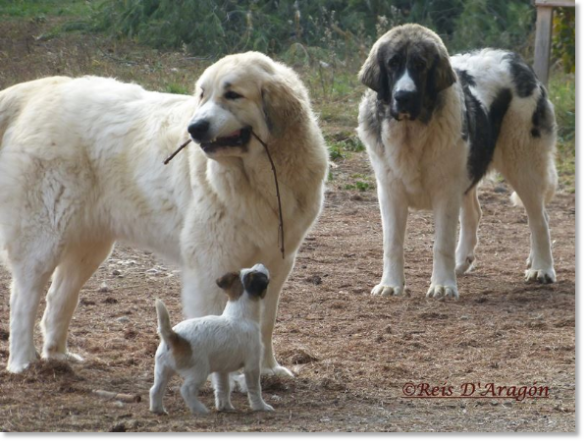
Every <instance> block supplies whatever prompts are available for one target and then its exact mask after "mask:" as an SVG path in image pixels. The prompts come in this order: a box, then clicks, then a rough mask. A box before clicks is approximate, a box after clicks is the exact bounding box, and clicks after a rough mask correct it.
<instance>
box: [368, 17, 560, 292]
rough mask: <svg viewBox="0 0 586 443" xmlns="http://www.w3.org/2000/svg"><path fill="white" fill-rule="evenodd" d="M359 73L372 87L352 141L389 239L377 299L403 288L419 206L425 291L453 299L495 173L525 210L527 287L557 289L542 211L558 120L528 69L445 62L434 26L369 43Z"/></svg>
mask: <svg viewBox="0 0 586 443" xmlns="http://www.w3.org/2000/svg"><path fill="white" fill-rule="evenodd" d="M360 77H361V80H362V81H363V83H364V84H366V85H367V86H368V87H369V88H370V90H368V91H367V92H366V94H365V96H364V99H363V100H362V103H361V105H360V115H359V126H358V134H359V136H360V138H361V140H362V141H363V142H364V144H365V145H366V147H367V149H368V153H369V156H370V160H371V163H372V166H373V168H374V171H375V174H376V178H377V188H378V197H379V203H380V209H381V215H382V222H383V234H384V269H383V276H382V279H381V282H380V284H378V285H376V286H375V287H374V288H373V290H372V294H373V295H381V294H382V295H392V294H402V293H403V291H404V288H405V277H404V261H403V260H404V259H403V244H404V233H405V227H406V221H407V214H408V208H409V207H414V208H420V209H421V208H423V209H432V210H433V214H434V219H435V242H434V248H433V273H432V277H431V286H430V287H429V290H428V293H427V294H428V296H435V297H440V296H448V297H455V298H457V297H458V289H457V285H456V274H462V273H464V272H466V271H467V270H468V269H470V267H471V266H472V264H473V262H474V259H475V256H474V251H475V248H476V244H477V231H478V225H479V222H480V216H481V210H480V205H479V203H478V199H477V192H476V185H477V184H478V182H479V180H480V179H481V178H482V176H483V175H484V174H485V173H486V172H487V171H488V170H489V169H491V168H494V169H496V170H497V171H500V172H501V173H502V174H503V176H504V177H505V178H506V179H507V181H508V182H509V183H510V184H511V186H512V187H513V188H514V189H515V191H516V194H514V199H515V200H518V198H517V195H518V197H520V200H521V201H522V202H523V204H524V206H525V208H526V211H527V215H528V219H529V227H530V229H531V253H530V255H529V259H528V262H527V264H528V270H527V271H526V274H525V275H526V279H527V280H536V281H539V282H553V281H555V271H554V268H553V258H552V253H551V244H550V236H549V228H548V220H547V215H546V212H545V204H546V203H547V202H548V201H549V200H551V198H552V197H553V195H554V192H555V188H556V184H557V173H556V169H555V163H554V155H555V140H556V131H555V119H554V114H553V107H552V105H551V103H550V102H549V100H548V99H547V95H546V91H545V89H544V88H543V86H542V85H541V84H540V83H539V82H538V81H537V79H536V78H535V75H534V73H533V71H532V70H531V68H529V67H528V66H527V65H526V64H525V63H524V62H523V61H522V60H521V59H520V57H518V56H517V55H516V54H514V53H511V52H507V51H501V50H492V49H486V50H482V51H478V52H474V53H470V54H462V55H457V56H454V57H451V59H450V58H449V56H448V53H447V50H446V48H445V46H444V45H443V43H442V41H441V39H440V38H439V37H438V36H437V35H436V34H435V33H433V32H432V31H431V30H429V29H427V28H424V27H422V26H418V25H404V26H400V27H397V28H393V29H392V30H391V31H389V32H388V33H387V34H385V35H384V36H383V37H381V38H380V39H379V40H378V41H377V42H376V43H375V45H374V46H373V48H372V51H371V53H370V56H369V57H368V59H367V61H366V62H365V64H364V66H363V67H362V70H361V73H360ZM458 211H460V223H461V229H460V239H459V243H458V246H457V247H456V231H457V223H458Z"/></svg>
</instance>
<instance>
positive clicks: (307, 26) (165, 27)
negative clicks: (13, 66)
mask: <svg viewBox="0 0 586 443" xmlns="http://www.w3.org/2000/svg"><path fill="white" fill-rule="evenodd" d="M534 18H535V11H534V8H533V7H532V6H531V4H530V0H516V1H509V0H349V1H343V0H297V1H295V2H291V1H286V0H248V1H246V0H244V1H238V0H224V1H223V2H218V1H213V0H105V1H104V2H103V3H102V5H101V7H100V8H99V12H98V14H97V15H96V17H95V23H96V26H97V27H98V28H100V29H104V30H108V31H109V32H112V33H114V34H117V35H123V36H128V37H131V38H133V39H136V40H137V41H139V42H142V43H146V44H148V45H151V46H154V47H157V48H175V49H180V48H182V49H184V50H185V51H187V52H189V53H191V54H194V55H197V56H205V57H217V56H219V55H223V54H227V53H232V52H240V51H244V50H259V51H262V52H266V53H272V54H274V53H277V54H280V53H283V52H285V51H287V50H288V49H290V48H291V47H292V46H293V45H295V44H301V45H302V46H303V47H304V48H306V50H305V51H300V50H298V49H295V54H294V55H295V56H296V57H302V58H303V57H306V56H307V55H308V54H309V53H308V48H314V47H320V48H326V49H328V50H331V51H333V52H335V54H336V55H337V56H338V57H339V58H340V59H341V60H344V59H346V58H347V57H349V56H355V55H356V53H357V51H358V52H364V51H367V50H368V48H370V46H371V45H372V43H373V42H374V40H375V39H376V38H377V37H378V36H380V35H382V34H383V33H384V32H386V31H387V30H388V29H390V28H391V27H392V26H395V25H399V24H402V23H408V22H414V23H420V24H422V25H426V26H429V27H431V28H432V29H434V30H435V31H437V32H438V33H439V34H440V35H441V36H442V37H443V38H444V39H445V41H446V43H447V44H448V47H452V46H453V48H455V49H457V50H462V49H472V48H474V47H479V46H503V47H507V48H513V47H516V46H517V45H522V44H526V42H527V37H528V36H529V34H530V33H531V31H532V29H533V22H534ZM304 52H305V54H304ZM323 58H324V59H328V58H329V57H327V56H325V57H323Z"/></svg>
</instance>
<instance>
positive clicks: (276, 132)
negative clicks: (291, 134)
mask: <svg viewBox="0 0 586 443" xmlns="http://www.w3.org/2000/svg"><path fill="white" fill-rule="evenodd" d="M262 106H263V110H264V113H265V118H266V122H267V127H268V128H269V131H270V133H271V135H272V136H273V137H276V138H280V137H283V136H284V134H285V133H286V132H287V128H288V127H290V126H291V125H292V124H293V123H294V122H295V121H296V120H297V119H298V118H299V117H300V116H301V115H303V105H302V104H301V101H300V97H299V98H298V97H297V96H296V95H295V92H294V91H293V90H292V88H291V87H290V86H288V85H286V84H284V83H283V82H282V81H279V80H276V79H274V78H273V79H271V80H268V81H267V82H266V83H265V84H264V85H263V87H262Z"/></svg>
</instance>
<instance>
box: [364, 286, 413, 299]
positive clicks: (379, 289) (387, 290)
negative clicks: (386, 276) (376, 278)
mask: <svg viewBox="0 0 586 443" xmlns="http://www.w3.org/2000/svg"><path fill="white" fill-rule="evenodd" d="M404 289H405V286H404V285H393V284H390V285H388V286H387V285H385V284H383V283H380V284H378V285H376V286H375V287H374V288H372V291H370V295H374V296H378V295H381V296H383V297H386V296H390V295H403V292H404Z"/></svg>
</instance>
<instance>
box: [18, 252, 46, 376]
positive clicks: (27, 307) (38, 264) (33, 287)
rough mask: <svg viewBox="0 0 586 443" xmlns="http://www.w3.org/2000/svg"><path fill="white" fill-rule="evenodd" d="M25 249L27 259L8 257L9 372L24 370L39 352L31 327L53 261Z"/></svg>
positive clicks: (32, 326) (33, 323) (33, 324)
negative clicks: (9, 291)
mask: <svg viewBox="0 0 586 443" xmlns="http://www.w3.org/2000/svg"><path fill="white" fill-rule="evenodd" d="M39 252H40V251H36V254H34V258H32V257H31V256H32V255H33V253H28V254H27V253H24V255H25V257H27V258H28V261H25V262H15V261H13V260H10V254H9V260H10V266H11V269H12V278H13V281H12V292H11V294H10V344H9V349H10V355H9V357H8V366H7V369H8V371H9V372H12V373H19V372H22V371H24V370H25V369H26V368H27V367H28V366H29V365H30V364H31V363H32V362H34V361H35V360H36V359H37V358H38V356H37V352H36V350H35V345H34V339H33V334H34V328H35V320H36V316H37V309H38V307H39V301H40V299H41V294H42V293H43V290H44V288H45V285H46V284H47V282H48V281H49V277H50V276H51V273H52V272H53V270H54V268H55V265H54V260H51V259H50V258H48V257H47V256H45V255H44V254H40V253H39Z"/></svg>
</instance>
